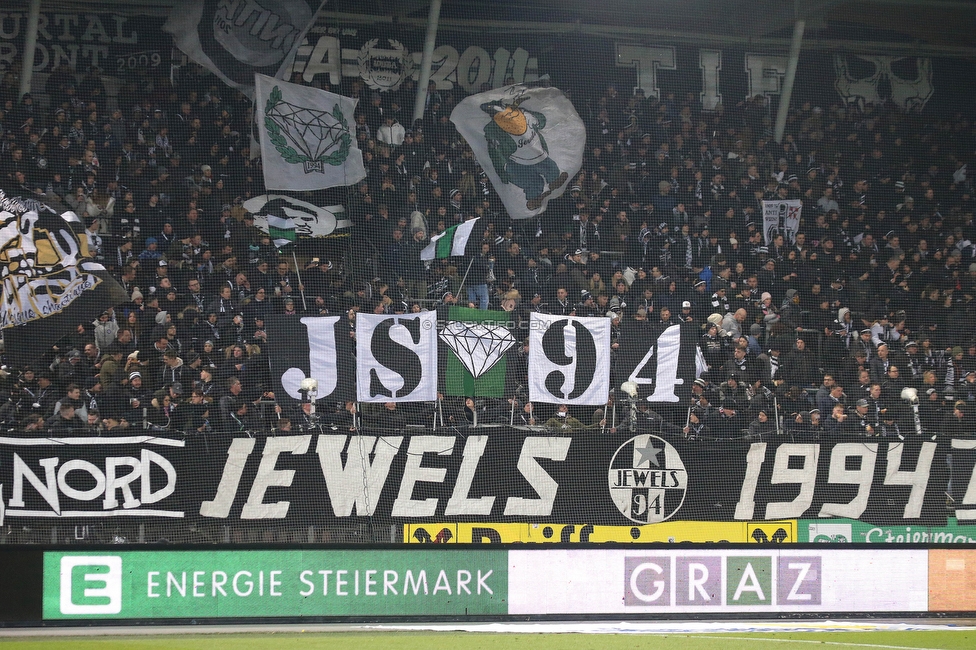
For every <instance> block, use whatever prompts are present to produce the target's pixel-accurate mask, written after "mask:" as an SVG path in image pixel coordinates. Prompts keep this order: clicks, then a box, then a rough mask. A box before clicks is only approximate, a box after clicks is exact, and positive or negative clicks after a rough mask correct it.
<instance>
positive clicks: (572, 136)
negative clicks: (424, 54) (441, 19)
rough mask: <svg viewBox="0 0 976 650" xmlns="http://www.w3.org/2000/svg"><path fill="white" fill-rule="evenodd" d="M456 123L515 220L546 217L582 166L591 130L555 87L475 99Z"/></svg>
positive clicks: (459, 109)
mask: <svg viewBox="0 0 976 650" xmlns="http://www.w3.org/2000/svg"><path fill="white" fill-rule="evenodd" d="M451 122H453V123H454V126H456V127H457V130H458V133H460V134H461V135H462V136H463V137H464V139H465V140H466V141H467V143H468V145H469V146H470V147H471V151H473V152H474V155H475V158H477V159H478V162H479V163H480V164H481V167H482V168H483V169H484V170H485V173H486V174H487V175H488V178H489V179H490V180H491V184H492V186H493V187H494V188H495V191H496V192H498V196H499V197H500V198H501V200H502V203H504V204H505V210H506V211H507V212H508V214H509V216H511V217H512V218H513V219H528V218H530V217H534V216H537V215H539V214H541V213H542V212H544V211H545V209H546V206H547V205H548V204H549V201H551V200H553V199H555V198H556V197H558V196H560V195H562V193H563V192H565V191H566V190H567V189H568V187H569V185H571V182H570V181H571V180H572V179H573V178H575V177H576V174H578V173H579V170H580V167H581V166H582V165H583V150H584V148H585V147H586V127H585V126H584V125H583V120H581V119H580V116H579V115H578V114H577V113H576V109H575V108H573V104H572V102H570V101H569V98H568V97H566V95H564V94H563V93H562V92H561V91H559V90H557V89H556V88H530V87H529V86H524V85H520V84H516V85H513V86H505V87H504V88H498V89H497V90H489V91H486V92H483V93H479V94H477V95H472V96H471V97H468V98H467V99H465V100H464V101H462V102H461V103H459V104H458V105H457V106H455V107H454V110H453V111H452V112H451Z"/></svg>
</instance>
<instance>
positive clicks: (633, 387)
mask: <svg viewBox="0 0 976 650" xmlns="http://www.w3.org/2000/svg"><path fill="white" fill-rule="evenodd" d="M639 388H640V387H639V386H638V385H637V382H636V381H625V382H624V383H622V384H620V390H622V391H623V392H624V394H626V395H627V396H628V397H637V390H638V389H639Z"/></svg>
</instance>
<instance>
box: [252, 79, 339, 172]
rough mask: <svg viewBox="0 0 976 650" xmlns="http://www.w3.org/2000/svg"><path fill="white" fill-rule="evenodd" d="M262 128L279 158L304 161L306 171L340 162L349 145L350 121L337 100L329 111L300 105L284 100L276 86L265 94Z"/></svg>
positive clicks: (297, 162)
mask: <svg viewBox="0 0 976 650" xmlns="http://www.w3.org/2000/svg"><path fill="white" fill-rule="evenodd" d="M264 127H265V129H266V130H267V135H268V138H269V139H270V141H271V144H273V145H274V146H275V149H277V151H278V154H279V155H281V157H282V159H283V160H284V161H285V162H287V163H291V164H304V165H305V173H306V174H309V173H311V172H313V171H317V172H323V171H324V169H325V165H332V166H338V165H341V164H343V162H345V160H346V157H347V156H348V155H349V149H350V146H351V144H352V135H351V134H350V133H349V122H348V120H347V119H346V116H345V115H344V114H343V112H342V110H341V108H340V107H339V104H338V103H337V104H335V106H334V107H333V108H332V111H331V112H330V111H326V110H322V109H319V108H316V107H312V106H299V105H297V104H293V103H292V102H289V101H287V100H286V99H285V98H284V97H283V96H282V93H281V90H280V89H279V88H278V86H275V87H274V88H272V89H271V93H270V94H269V95H268V101H267V103H266V104H265V107H264Z"/></svg>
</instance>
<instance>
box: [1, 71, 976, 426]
mask: <svg viewBox="0 0 976 650" xmlns="http://www.w3.org/2000/svg"><path fill="white" fill-rule="evenodd" d="M801 82H802V80H801ZM16 88H17V82H16V78H15V77H14V76H13V75H12V74H11V73H8V74H7V76H6V78H5V79H4V80H3V82H2V84H0V135H2V146H0V187H2V189H3V190H4V191H5V192H6V193H7V194H8V195H9V196H21V197H27V196H31V197H34V198H37V199H38V200H41V201H44V202H47V203H49V204H51V205H60V206H62V207H63V208H64V209H71V210H73V211H75V212H76V213H77V214H78V215H79V216H80V217H82V218H83V219H84V221H85V225H86V232H85V233H84V236H85V239H86V244H87V246H88V250H89V252H90V254H91V255H92V257H94V258H95V259H97V260H100V261H102V262H103V263H104V264H105V265H106V266H107V267H108V268H109V269H110V270H111V271H112V272H113V273H114V274H115V275H116V277H117V278H118V279H119V281H120V283H121V284H122V286H123V287H124V288H125V290H126V292H127V294H128V296H129V301H128V302H127V303H125V304H121V305H118V306H117V307H115V308H114V309H112V310H108V311H106V312H105V313H104V314H102V315H101V316H100V317H99V318H98V319H97V320H96V321H94V322H84V323H77V324H72V326H73V327H74V329H72V330H71V331H66V332H65V336H64V338H63V339H62V340H61V341H59V342H58V344H57V346H56V347H55V348H53V349H50V350H37V351H36V355H34V356H36V362H35V363H33V364H31V365H30V366H29V367H12V366H4V369H3V371H2V374H3V382H2V384H0V389H2V399H3V400H4V404H3V406H2V408H0V418H2V421H3V422H4V423H5V425H6V426H8V427H10V428H19V429H22V430H26V431H28V432H36V434H37V435H42V434H43V435H48V434H49V433H58V432H60V433H67V432H80V431H85V432H93V431H97V432H98V433H104V434H105V435H112V434H114V433H117V431H118V430H119V429H120V428H121V429H123V430H124V429H126V428H129V429H131V428H143V427H146V426H149V427H152V428H155V429H169V430H176V431H199V432H209V431H214V432H227V431H233V432H238V431H250V432H259V431H268V430H270V429H275V430H285V431H287V430H289V429H291V428H295V429H298V428H301V427H304V426H309V425H316V426H318V425H321V424H323V423H325V424H329V425H333V426H336V427H341V428H348V429H356V428H358V427H363V426H367V427H381V428H386V427H392V428H395V427H402V426H404V425H406V424H420V425H423V424H427V423H430V422H432V421H433V417H434V414H433V412H432V409H431V406H430V405H412V404H408V405H404V404H394V403H389V404H385V405H378V406H377V407H376V408H375V409H374V410H370V409H366V412H365V413H357V408H356V404H354V403H346V404H338V405H335V408H334V412H333V409H332V405H328V406H326V407H322V406H320V407H319V412H318V413H317V414H314V415H313V414H312V413H310V412H309V408H308V406H307V405H305V406H300V407H295V406H289V405H287V404H285V403H284V401H282V403H281V404H279V403H278V400H276V398H275V395H274V391H273V382H272V379H273V378H272V377H271V376H270V372H269V365H268V361H267V352H266V344H267V340H268V336H269V334H268V332H267V330H266V329H265V324H266V319H267V317H268V316H269V314H285V315H302V314H326V313H328V314H337V313H338V314H346V315H347V317H348V323H349V326H350V333H351V334H352V328H353V324H354V322H355V314H356V313H357V312H360V311H363V312H368V313H400V312H408V311H416V310H423V309H431V308H434V307H435V306H437V305H441V304H448V305H453V304H460V305H470V306H474V307H478V308H481V309H485V308H491V309H500V310H505V311H508V312H510V314H511V318H512V319H513V320H515V321H516V322H520V321H525V320H527V319H528V318H529V313H530V312H533V311H540V312H546V313H552V314H561V315H570V314H573V315H577V316H607V317H610V318H611V319H612V322H613V332H614V341H615V343H614V350H616V349H617V347H618V344H619V337H620V336H621V334H620V332H621V330H622V328H621V323H623V322H626V321H633V322H636V323H639V324H641V325H643V326H644V328H646V329H641V330H640V331H646V332H647V335H648V336H649V337H650V336H655V335H656V334H657V333H659V332H660V331H663V329H664V328H665V327H667V326H668V325H670V324H674V323H678V322H684V321H692V322H694V323H696V324H700V329H701V338H700V347H701V351H702V354H703V357H704V359H705V361H706V363H707V365H708V371H707V373H705V375H704V376H703V377H702V378H701V379H699V380H697V381H696V382H695V387H694V389H693V393H694V405H693V407H692V408H691V409H690V410H689V411H688V412H687V414H685V412H684V410H682V411H681V413H680V417H679V418H671V419H672V420H676V421H674V422H671V423H670V424H662V423H661V420H662V418H661V417H659V416H658V415H657V414H655V413H653V412H650V411H648V410H647V406H646V404H645V405H642V406H641V407H640V409H639V413H638V414H637V416H638V417H637V426H638V427H652V426H653V427H657V428H658V429H660V428H661V427H662V426H663V427H664V429H665V430H666V431H668V430H670V431H673V432H675V433H681V432H684V434H685V435H689V436H692V435H693V436H701V437H706V438H707V437H738V436H740V435H743V433H751V434H765V433H772V432H774V431H786V432H791V433H794V434H796V435H803V436H820V435H827V436H830V435H864V436H878V435H882V436H883V435H897V434H899V433H900V434H907V433H912V434H914V433H915V430H916V429H915V421H914V415H913V412H912V409H911V408H909V406H908V404H907V403H906V402H905V401H904V400H903V399H902V390H903V388H906V387H912V388H915V389H916V390H917V391H918V397H919V409H918V412H919V417H920V423H921V426H922V427H923V428H924V429H925V430H927V431H931V432H938V433H944V434H947V435H948V434H961V435H969V434H970V433H971V432H972V431H973V410H974V409H976V331H974V325H973V323H974V322H976V318H974V317H976V302H974V298H976V245H974V241H976V232H974V223H973V212H974V209H973V204H974V200H973V190H972V182H971V180H970V179H969V178H968V166H967V165H968V162H969V161H970V159H971V157H972V155H973V153H974V147H976V141H974V137H973V135H974V128H973V124H972V123H971V122H970V121H969V119H968V117H966V116H963V115H954V116H950V117H947V118H942V117H938V116H929V115H925V114H906V113H904V112H901V111H900V110H898V109H897V108H896V107H893V106H892V105H890V104H888V105H884V106H872V105H867V106H856V105H851V106H846V107H845V106H843V105H842V104H840V103H839V102H838V101H836V98H827V97H825V98H824V100H823V106H817V105H812V104H804V105H802V106H796V107H795V109H794V110H792V111H791V113H790V117H789V121H788V126H787V135H786V137H785V138H784V140H783V142H782V144H777V143H776V142H775V141H774V140H773V139H772V135H771V115H770V110H769V107H768V105H767V102H766V100H765V99H764V98H763V97H755V98H752V99H748V100H746V101H743V102H740V103H738V104H736V105H729V106H720V107H719V108H718V109H717V110H715V111H710V112H704V111H702V110H701V109H700V105H699V103H698V100H697V95H694V96H691V95H689V96H688V97H675V96H674V95H672V94H666V96H665V97H664V98H663V99H660V100H659V99H657V98H653V97H645V96H644V94H643V92H641V91H638V92H637V93H635V94H634V95H633V96H627V95H625V94H624V93H622V92H620V91H619V89H617V88H615V87H614V86H612V85H611V86H607V87H605V88H600V89H591V90H590V91H585V92H584V91H583V90H582V89H577V88H564V90H565V91H567V93H568V94H571V98H572V100H573V101H574V103H575V105H576V107H577V110H578V112H579V114H580V116H581V117H582V118H583V120H584V122H585V123H586V126H587V142H586V155H585V159H584V161H583V170H582V171H581V172H580V173H579V175H578V176H577V177H576V178H574V179H571V180H570V181H569V182H568V185H569V188H568V189H567V191H566V192H565V193H564V194H563V195H562V196H561V197H559V198H557V199H555V200H553V201H551V202H550V204H549V207H548V209H547V210H546V211H545V212H544V213H543V214H542V216H541V217H540V218H538V219H531V220H526V221H513V220H511V219H510V218H509V217H508V216H507V215H506V213H505V211H504V209H503V207H502V204H501V202H500V200H499V199H498V196H497V195H496V194H495V192H494V190H493V188H492V187H491V184H490V182H489V181H488V179H487V177H486V175H485V174H484V173H483V172H482V171H481V170H480V168H479V166H478V164H477V163H476V161H475V159H474V157H473V155H472V153H471V150H470V149H469V148H468V147H467V146H466V145H465V143H464V142H463V141H462V140H461V139H460V138H459V136H458V135H457V132H456V131H455V130H454V127H453V125H452V124H451V122H450V121H449V119H448V118H449V115H450V113H451V110H452V108H453V107H454V105H455V104H456V103H457V102H458V101H459V100H460V99H462V97H461V96H460V95H459V92H460V91H458V90H455V91H451V92H444V91H437V90H436V89H434V88H433V87H432V88H431V90H430V91H429V92H428V101H427V111H426V113H425V115H424V117H423V119H422V120H418V121H417V122H416V123H412V124H411V123H410V120H409V107H410V106H412V105H413V99H412V98H413V95H414V94H415V92H416V91H415V88H414V87H413V86H412V82H409V81H408V82H407V83H405V84H404V85H403V86H402V87H401V89H400V90H398V91H396V92H391V93H385V94H379V93H373V92H371V91H369V89H368V88H366V87H365V86H364V84H363V83H362V82H361V81H359V80H353V81H350V82H348V83H346V84H344V85H343V87H342V88H341V92H342V93H343V94H346V95H348V96H351V97H354V98H357V99H358V100H359V108H358V111H357V115H356V124H355V128H356V137H357V140H358V142H359V146H360V148H361V149H362V151H363V155H364V159H365V163H366V168H367V171H368V176H367V178H366V180H365V181H363V182H361V183H359V184H357V185H355V186H352V187H349V188H348V195H347V196H346V197H345V201H344V203H345V206H346V210H347V212H348V214H349V215H350V217H351V219H352V223H353V225H352V227H351V231H350V233H349V235H350V236H349V237H348V238H346V239H341V240H331V241H330V242H329V244H328V245H326V244H321V243H316V242H315V241H313V242H311V243H310V244H309V245H310V246H312V247H315V246H320V248H312V249H308V250H306V252H308V251H309V250H311V253H309V254H307V255H304V256H303V257H302V258H301V259H302V260H303V262H302V263H301V264H300V266H301V268H296V264H295V263H293V262H292V256H291V254H290V253H289V254H288V255H281V254H279V252H278V251H277V250H276V248H275V246H274V245H273V244H272V242H271V240H270V239H269V237H268V235H267V234H266V233H263V232H261V231H259V230H258V229H256V228H255V227H254V223H253V216H252V215H250V214H248V212H247V211H246V210H245V209H244V208H243V205H242V204H243V203H244V202H245V201H246V200H247V199H248V198H250V197H253V196H256V195H259V194H262V193H263V187H262V173H261V162H260V159H259V158H255V159H252V158H251V152H250V138H249V132H250V129H249V125H250V124H251V121H252V113H251V105H250V103H249V102H248V101H247V99H246V98H245V97H244V96H243V95H241V94H239V93H236V92H233V91H230V90H229V89H227V88H226V87H224V86H222V85H220V84H219V82H216V81H215V79H214V78H213V77H212V76H208V75H205V74H203V73H199V74H197V75H195V76H189V77H188V76H186V75H184V78H183V79H182V80H181V81H180V83H179V84H178V86H177V87H173V86H171V85H170V83H169V81H168V80H167V79H153V80H151V81H149V80H145V79H144V80H142V81H141V82H140V81H127V82H125V84H124V85H123V87H122V90H121V92H120V93H119V96H118V97H117V98H110V97H108V95H107V93H106V91H105V85H104V83H103V81H102V79H101V78H100V76H99V72H98V70H97V69H92V70H90V71H88V72H86V73H85V74H83V75H82V74H77V73H75V71H73V70H71V69H68V68H66V67H63V66H62V67H60V68H58V69H57V70H56V71H55V72H53V73H52V74H51V75H50V77H49V78H48V79H47V81H46V84H45V93H46V95H47V97H48V98H49V99H50V101H49V102H45V105H44V106H43V107H42V106H41V102H39V101H37V100H35V99H33V98H32V97H31V95H26V96H24V98H23V99H21V100H18V99H17V93H16ZM334 90H335V89H334ZM569 91H572V92H571V93H570V92H569ZM48 104H49V105H48ZM772 198H780V199H800V200H802V202H803V210H802V223H801V226H800V229H799V233H798V234H797V235H796V237H795V239H794V238H790V237H784V234H782V233H781V234H778V235H777V236H776V237H775V238H774V239H773V240H772V241H771V242H769V243H768V244H767V243H766V242H765V241H764V238H763V234H762V208H761V201H762V200H763V199H772ZM472 217H482V221H481V222H480V223H482V224H484V229H483V230H482V229H481V228H479V233H478V234H479V236H481V237H483V243H482V246H481V254H480V255H477V256H473V257H470V258H451V259H448V260H437V261H435V262H433V263H425V262H423V261H422V260H421V259H420V251H421V250H422V249H423V248H424V247H425V246H426V245H427V243H428V242H429V240H430V237H431V236H432V235H434V234H436V233H438V232H441V231H443V230H444V229H445V228H447V227H450V226H452V225H455V224H457V223H459V222H460V221H463V220H465V219H468V218H472ZM337 241H339V242H343V243H342V245H339V246H337V245H335V243H336V242H337ZM303 250H305V249H303ZM628 331H637V330H628ZM526 349H527V346H519V348H518V349H517V350H516V351H515V352H514V353H513V354H515V355H516V356H518V357H520V358H521V359H522V364H521V368H522V370H521V372H525V363H524V357H525V354H526ZM525 383H526V382H524V381H523V382H522V384H523V385H524V384H525ZM515 399H516V400H517V402H516V404H515V406H517V408H515V409H512V408H511V407H512V404H511V403H510V402H504V401H502V402H500V403H497V404H495V403H489V404H484V403H482V402H481V401H480V400H479V401H475V400H471V399H468V400H464V399H461V400H458V401H457V402H454V401H452V400H451V399H446V400H444V402H443V403H442V404H441V405H440V408H439V409H437V410H438V416H437V417H438V421H441V420H443V421H444V422H445V423H446V424H449V425H453V424H464V423H469V422H473V421H475V420H477V421H478V422H487V421H499V422H508V419H509V417H510V414H511V412H512V411H513V410H514V413H515V419H516V421H517V423H524V424H530V425H539V426H547V427H549V428H557V429H567V428H569V429H583V428H594V429H602V430H607V431H609V430H611V429H613V425H616V428H617V429H624V428H627V427H629V426H633V425H632V424H630V423H629V422H630V421H629V419H628V416H627V415H625V413H624V411H620V412H619V413H618V415H617V416H616V417H614V418H612V421H611V422H609V423H608V422H607V416H609V411H607V410H605V409H601V410H599V411H597V412H596V413H593V412H592V410H591V409H590V410H585V411H581V410H578V409H565V408H557V406H556V405H532V404H527V403H525V402H524V399H523V397H522V396H516V398H515ZM289 401H290V400H289ZM536 411H538V417H536V415H537V413H536ZM618 411H619V405H618ZM550 416H551V417H550ZM665 419H667V418H665ZM778 419H779V422H781V424H780V423H779V422H778Z"/></svg>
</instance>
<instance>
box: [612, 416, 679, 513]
mask: <svg viewBox="0 0 976 650" xmlns="http://www.w3.org/2000/svg"><path fill="white" fill-rule="evenodd" d="M607 482H608V485H609V488H610V497H611V498H612V499H613V502H614V504H616V506H617V509H618V510H620V512H621V513H622V514H623V515H624V516H625V517H627V518H628V519H630V520H631V521H635V522H637V523H639V524H651V523H657V522H661V521H666V520H668V519H670V518H671V517H672V516H674V514H675V513H676V512H678V510H680V509H681V504H682V503H684V500H685V492H686V491H687V489H688V472H687V470H686V469H685V465H684V463H683V462H681V456H679V455H678V450H677V449H675V448H674V447H672V446H671V445H670V444H668V443H667V442H666V441H665V440H663V439H661V438H658V437H657V436H652V435H639V436H634V437H633V438H631V439H630V440H628V441H627V442H625V443H624V444H622V445H620V447H619V448H618V449H617V451H616V452H615V453H614V455H613V458H612V459H611V460H610V469H609V471H608V476H607Z"/></svg>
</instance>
